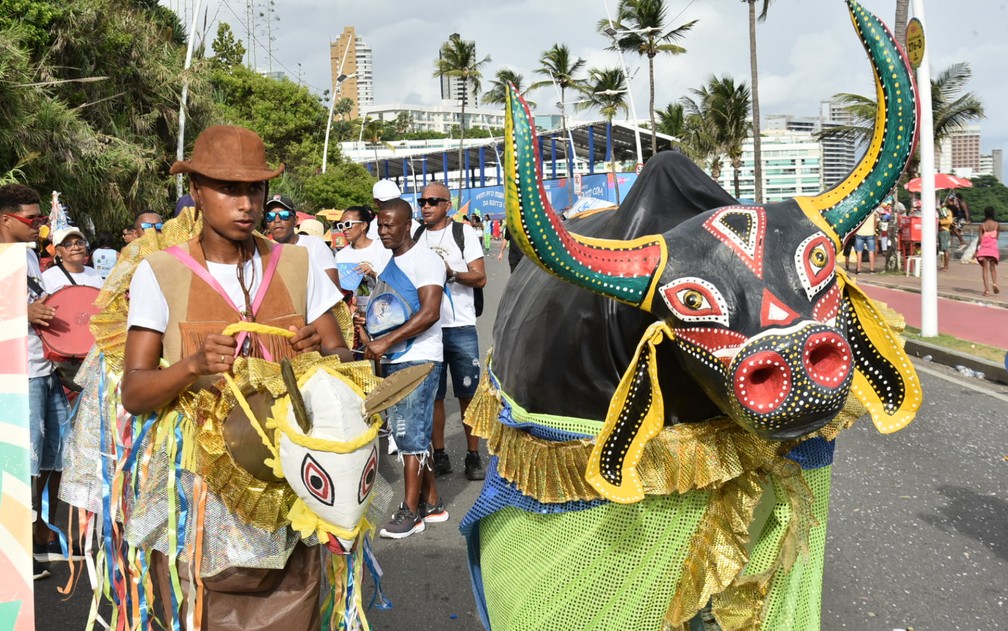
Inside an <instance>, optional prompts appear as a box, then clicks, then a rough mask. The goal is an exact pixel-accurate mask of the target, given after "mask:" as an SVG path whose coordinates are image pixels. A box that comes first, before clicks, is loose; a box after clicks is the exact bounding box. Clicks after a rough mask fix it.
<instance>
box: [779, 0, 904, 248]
mask: <svg viewBox="0 0 1008 631" xmlns="http://www.w3.org/2000/svg"><path fill="white" fill-rule="evenodd" d="M847 7H848V9H849V11H850V16H851V21H852V22H853V23H854V28H855V30H857V32H858V36H859V37H860V38H861V43H862V44H863V45H864V48H865V51H867V52H868V56H869V58H870V59H871V64H872V70H873V71H874V74H875V91H876V93H877V100H878V106H877V107H876V109H875V131H874V133H873V134H872V139H871V143H870V144H869V145H868V151H867V152H866V153H865V155H864V158H862V159H861V162H860V163H859V164H858V165H857V166H856V167H854V170H853V171H851V172H850V174H848V175H847V177H846V179H844V180H843V181H842V182H840V183H839V184H837V185H836V186H834V187H833V188H831V189H830V190H829V191H827V192H825V193H822V194H821V195H817V196H815V197H799V198H796V201H798V203H799V205H801V207H802V209H803V210H804V211H805V212H806V213H807V214H809V215H810V216H814V215H813V213H816V214H820V215H821V216H822V218H823V219H825V220H826V223H828V224H829V226H830V227H831V228H832V229H833V231H834V232H835V233H836V235H837V236H838V237H839V240H840V241H843V240H844V239H846V238H847V237H848V236H849V235H850V234H851V233H852V232H853V231H854V230H855V229H856V228H857V227H858V226H859V225H860V224H861V222H863V221H864V219H865V218H866V217H868V215H869V214H871V212H872V211H873V210H875V208H876V207H877V206H878V205H879V204H880V203H881V202H882V200H883V199H885V197H886V195H888V194H889V192H890V191H891V190H892V188H893V187H894V186H895V185H896V182H897V180H899V177H900V174H901V173H902V172H903V169H904V168H905V167H906V163H907V161H908V160H909V159H910V156H911V155H912V154H913V150H914V146H915V145H916V144H917V120H918V117H919V113H920V112H919V105H918V102H917V88H916V85H915V84H914V81H913V77H912V75H911V73H910V63H909V61H907V58H906V55H904V54H903V51H902V50H901V49H900V47H899V45H898V44H897V43H896V40H895V39H894V38H893V35H892V33H891V32H890V31H889V29H888V28H886V26H885V24H883V23H882V21H881V20H879V19H878V18H877V17H875V16H874V15H872V14H871V13H869V12H868V11H867V10H865V9H864V7H862V6H861V5H860V4H858V3H857V2H855V1H854V0H847Z"/></svg>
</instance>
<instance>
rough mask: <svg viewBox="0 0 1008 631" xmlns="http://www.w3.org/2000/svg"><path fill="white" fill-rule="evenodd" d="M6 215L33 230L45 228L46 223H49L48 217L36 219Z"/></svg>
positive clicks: (37, 217)
mask: <svg viewBox="0 0 1008 631" xmlns="http://www.w3.org/2000/svg"><path fill="white" fill-rule="evenodd" d="M4 214H6V215H7V216H8V217H13V218H14V219H17V220H18V221H20V222H21V223H23V224H24V225H26V226H31V227H32V228H39V227H41V226H44V225H45V224H46V222H48V221H49V218H48V217H46V216H45V215H35V216H34V217H21V216H20V215H15V214H13V213H4Z"/></svg>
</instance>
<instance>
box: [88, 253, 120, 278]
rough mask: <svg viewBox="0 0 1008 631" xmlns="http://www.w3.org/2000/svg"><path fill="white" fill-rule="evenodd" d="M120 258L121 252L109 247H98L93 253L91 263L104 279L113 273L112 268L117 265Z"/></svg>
mask: <svg viewBox="0 0 1008 631" xmlns="http://www.w3.org/2000/svg"><path fill="white" fill-rule="evenodd" d="M118 258H119V253H118V252H116V251H115V250H110V249H108V248H98V249H97V250H95V251H94V252H92V253H91V263H92V264H93V265H94V268H95V271H97V272H98V275H99V276H101V277H102V280H105V279H106V278H108V277H109V274H111V273H112V268H113V267H115V264H116V260H117V259H118Z"/></svg>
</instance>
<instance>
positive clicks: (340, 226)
mask: <svg viewBox="0 0 1008 631" xmlns="http://www.w3.org/2000/svg"><path fill="white" fill-rule="evenodd" d="M356 223H364V222H363V221H360V220H359V219H348V220H346V221H341V222H339V223H337V224H336V225H335V226H333V227H334V228H336V230H338V231H340V232H344V231H346V230H349V229H350V228H353V227H354V224H356Z"/></svg>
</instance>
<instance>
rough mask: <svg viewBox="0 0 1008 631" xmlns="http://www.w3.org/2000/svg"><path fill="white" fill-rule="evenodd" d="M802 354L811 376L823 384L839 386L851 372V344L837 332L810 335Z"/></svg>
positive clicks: (832, 386)
mask: <svg viewBox="0 0 1008 631" xmlns="http://www.w3.org/2000/svg"><path fill="white" fill-rule="evenodd" d="M802 356H803V359H804V362H805V370H806V371H808V375H809V377H810V378H811V379H812V380H813V381H814V382H816V383H817V384H819V385H821V386H824V387H827V388H836V387H839V386H840V385H841V384H842V383H843V382H844V381H845V380H846V379H847V376H848V375H849V374H850V369H851V368H850V364H851V352H850V345H849V344H847V341H846V340H844V339H843V338H842V337H840V336H839V335H837V334H836V333H833V332H821V333H816V334H815V335H810V336H809V338H808V340H806V341H805V351H804V353H802Z"/></svg>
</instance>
